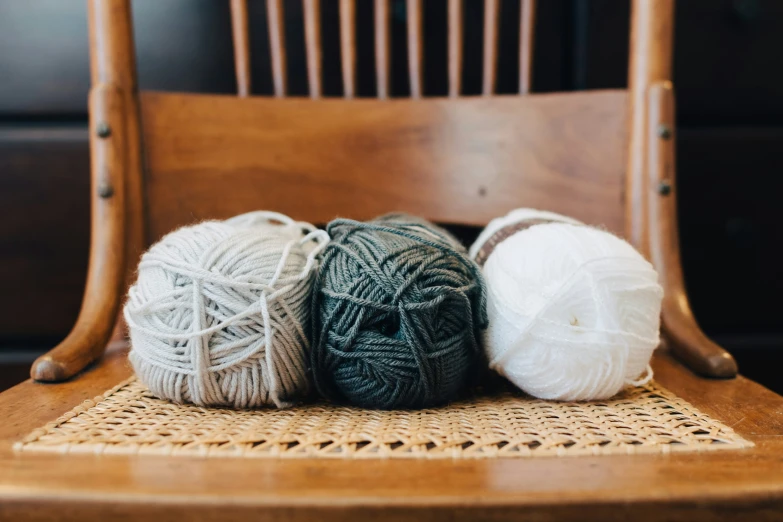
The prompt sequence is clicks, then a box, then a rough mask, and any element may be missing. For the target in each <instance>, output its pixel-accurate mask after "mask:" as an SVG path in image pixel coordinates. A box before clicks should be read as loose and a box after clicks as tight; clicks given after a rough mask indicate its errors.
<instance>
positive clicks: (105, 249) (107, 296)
mask: <svg viewBox="0 0 783 522" xmlns="http://www.w3.org/2000/svg"><path fill="white" fill-rule="evenodd" d="M90 130H91V136H90V154H91V170H92V196H91V199H92V226H91V238H90V261H89V271H88V274H87V285H86V287H85V291H84V299H83V301H82V308H81V311H80V312H79V317H78V319H77V321H76V324H75V325H74V327H73V330H72V331H71V333H70V334H69V335H68V337H66V338H65V340H64V341H63V342H61V343H60V344H59V345H58V346H57V347H55V348H54V349H52V350H51V351H50V352H49V353H47V354H45V355H43V356H41V357H39V358H38V359H37V360H36V361H35V363H34V364H33V367H32V369H31V371H30V375H31V377H32V378H33V379H35V380H37V381H47V382H59V381H64V380H66V379H69V378H71V377H73V376H74V375H76V374H77V373H79V372H80V371H82V370H83V369H84V368H85V367H86V366H87V365H89V364H90V363H92V362H93V361H95V360H96V359H98V358H99V357H100V356H101V355H102V354H103V351H104V349H105V348H106V345H107V343H108V341H109V338H110V337H111V334H112V329H113V327H114V325H115V322H116V319H117V314H118V311H119V306H120V300H121V295H122V290H123V288H124V279H125V258H126V255H125V248H126V241H125V212H126V209H125V189H126V187H125V165H126V154H125V143H126V140H125V139H126V136H125V133H126V127H125V120H124V111H123V97H122V93H121V92H120V91H119V89H117V88H116V87H112V86H108V85H99V86H97V87H94V88H93V89H92V91H91V92H90Z"/></svg>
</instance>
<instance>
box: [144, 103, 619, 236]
mask: <svg viewBox="0 0 783 522" xmlns="http://www.w3.org/2000/svg"><path fill="white" fill-rule="evenodd" d="M141 105H142V121H143V125H144V138H145V145H146V159H147V166H148V170H147V179H146V189H147V196H148V202H149V204H148V205H147V208H148V211H149V216H148V218H149V219H148V223H149V226H150V237H151V238H152V239H154V238H158V237H160V236H161V235H163V234H165V233H166V232H169V231H170V230H172V229H174V228H175V227H177V226H180V225H183V224H186V223H192V222H194V221H197V220H202V219H206V218H227V217H230V216H232V215H234V214H236V213H239V212H244V211H250V210H256V209H270V210H276V211H279V212H284V213H287V214H290V215H291V216H294V217H295V218H296V219H304V220H308V221H311V222H314V223H325V222H327V221H329V220H331V219H333V218H335V217H337V216H346V217H352V218H356V219H368V218H371V217H374V216H376V215H378V214H381V213H384V212H389V211H394V210H404V211H408V212H412V213H414V214H419V215H422V216H426V217H428V218H430V219H433V220H435V221H440V222H445V223H456V224H472V225H484V224H486V223H487V222H488V221H489V220H490V219H492V218H494V217H496V216H498V215H502V214H504V213H505V212H507V211H509V210H511V209H514V208H517V207H524V206H530V207H536V208H547V209H549V210H552V211H555V212H563V213H566V214H569V215H572V216H574V217H576V218H577V219H581V220H584V221H586V222H588V223H593V224H600V225H604V226H606V227H608V228H609V229H610V230H614V231H617V232H620V231H621V230H622V223H623V221H622V220H623V211H622V185H623V171H624V163H625V155H624V152H625V149H624V143H625V136H626V133H625V129H626V121H627V117H626V114H627V112H626V107H627V96H626V93H624V92H622V91H601V92H592V93H564V94H551V95H532V96H524V97H519V96H508V97H496V98H490V99H479V98H470V99H467V98H463V99H458V100H444V99H441V100H427V101H416V100H394V101H379V100H368V99H361V100H354V101H351V102H346V101H343V100H321V101H319V102H318V103H313V102H310V101H308V100H301V99H285V100H269V99H262V98H249V99H243V100H240V99H238V98H235V97H228V96H208V95H179V94H163V93H142V96H141ZM259 122H264V125H259Z"/></svg>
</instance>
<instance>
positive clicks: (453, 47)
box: [448, 0, 462, 98]
mask: <svg viewBox="0 0 783 522" xmlns="http://www.w3.org/2000/svg"><path fill="white" fill-rule="evenodd" d="M448 33H449V97H450V98H456V97H457V96H459V95H460V93H461V92H462V0H449V24H448Z"/></svg>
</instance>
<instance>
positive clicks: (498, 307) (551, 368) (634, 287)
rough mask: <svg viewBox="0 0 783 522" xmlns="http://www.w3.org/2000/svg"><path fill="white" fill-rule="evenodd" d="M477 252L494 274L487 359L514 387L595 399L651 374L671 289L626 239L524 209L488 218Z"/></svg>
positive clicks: (558, 397) (490, 282) (546, 395)
mask: <svg viewBox="0 0 783 522" xmlns="http://www.w3.org/2000/svg"><path fill="white" fill-rule="evenodd" d="M471 255H472V256H473V258H474V259H476V260H477V262H479V264H483V271H484V277H485V279H486V282H487V293H488V297H487V301H488V302H487V313H488V315H489V321H490V323H489V328H488V329H487V332H486V337H485V350H486V353H487V358H488V360H489V362H490V366H491V367H492V368H494V369H495V370H497V371H498V372H500V373H501V374H502V375H504V376H506V377H507V378H508V379H509V380H510V381H511V382H513V383H514V384H515V385H516V386H518V387H519V388H521V389H522V390H524V391H525V392H527V393H529V394H531V395H534V396H536V397H539V398H543V399H556V400H593V399H605V398H609V397H611V396H613V395H615V394H616V393H618V392H619V391H620V390H621V389H622V388H623V387H624V386H626V385H634V384H635V385H639V384H643V383H645V382H646V381H648V380H649V379H650V378H651V377H652V370H651V369H650V367H649V361H650V358H651V356H652V352H653V350H654V349H655V348H656V347H657V346H658V344H659V327H660V312H661V300H662V297H663V290H662V289H661V287H660V285H659V284H658V274H657V273H656V272H655V270H654V269H653V267H652V265H650V263H648V262H647V261H646V260H645V259H644V258H643V257H642V256H641V255H640V254H639V253H638V252H637V251H636V250H634V248H633V247H632V246H631V245H629V244H628V243H627V242H625V241H623V240H622V239H620V238H618V237H616V236H614V235H612V234H610V233H608V232H605V231H603V230H599V229H596V228H592V227H588V226H585V225H582V224H580V223H579V222H578V221H576V220H573V219H570V218H567V217H565V216H559V215H557V214H553V213H548V212H540V211H534V210H530V209H521V210H518V211H515V212H513V213H511V214H509V215H508V216H506V217H504V218H499V219H498V220H495V221H493V222H492V223H490V225H489V226H488V227H487V229H486V230H485V231H484V232H483V233H482V235H481V236H480V237H479V239H478V241H477V242H476V243H475V244H474V245H473V246H472V247H471ZM643 375H644V376H643Z"/></svg>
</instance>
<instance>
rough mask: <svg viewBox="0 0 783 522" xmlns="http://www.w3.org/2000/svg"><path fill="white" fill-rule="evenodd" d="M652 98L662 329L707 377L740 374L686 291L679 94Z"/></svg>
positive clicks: (660, 88)
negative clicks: (678, 181) (678, 176)
mask: <svg viewBox="0 0 783 522" xmlns="http://www.w3.org/2000/svg"><path fill="white" fill-rule="evenodd" d="M648 94H649V98H648V102H649V103H648V110H649V113H648V120H647V121H648V127H647V140H648V142H647V143H648V146H647V160H648V163H647V172H648V180H649V185H648V188H647V191H648V194H649V196H648V200H647V206H648V211H649V219H648V227H647V228H648V234H649V244H650V257H651V259H652V262H653V264H654V265H655V267H656V269H657V270H658V272H659V274H660V277H661V284H662V285H663V288H664V300H663V310H662V315H661V319H662V327H663V332H664V335H665V336H666V337H667V338H668V339H670V340H671V341H672V343H671V344H672V352H673V353H674V355H675V356H677V357H678V358H679V359H680V360H682V362H683V363H685V364H686V365H687V366H688V367H689V368H690V369H691V370H693V371H694V372H696V373H698V374H700V375H703V376H705V377H717V378H729V377H734V376H736V375H737V363H736V362H735V360H734V358H733V357H732V356H731V354H729V353H728V352H727V351H726V350H724V349H723V348H721V347H720V346H718V345H717V344H715V343H714V342H712V341H711V340H710V339H709V338H708V337H707V336H706V335H704V332H702V330H701V328H700V327H699V325H698V324H697V322H696V319H695V318H694V316H693V312H692V311H691V307H690V304H689V302H688V295H687V293H686V292H685V284H684V278H683V274H682V262H681V259H680V241H679V233H678V225H677V200H676V190H675V187H676V178H675V174H676V173H675V170H676V169H675V155H674V153H675V149H674V143H675V135H674V131H675V125H674V91H673V89H672V85H671V83H670V82H661V83H657V84H654V85H653V86H651V87H650V90H649V93H648Z"/></svg>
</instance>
